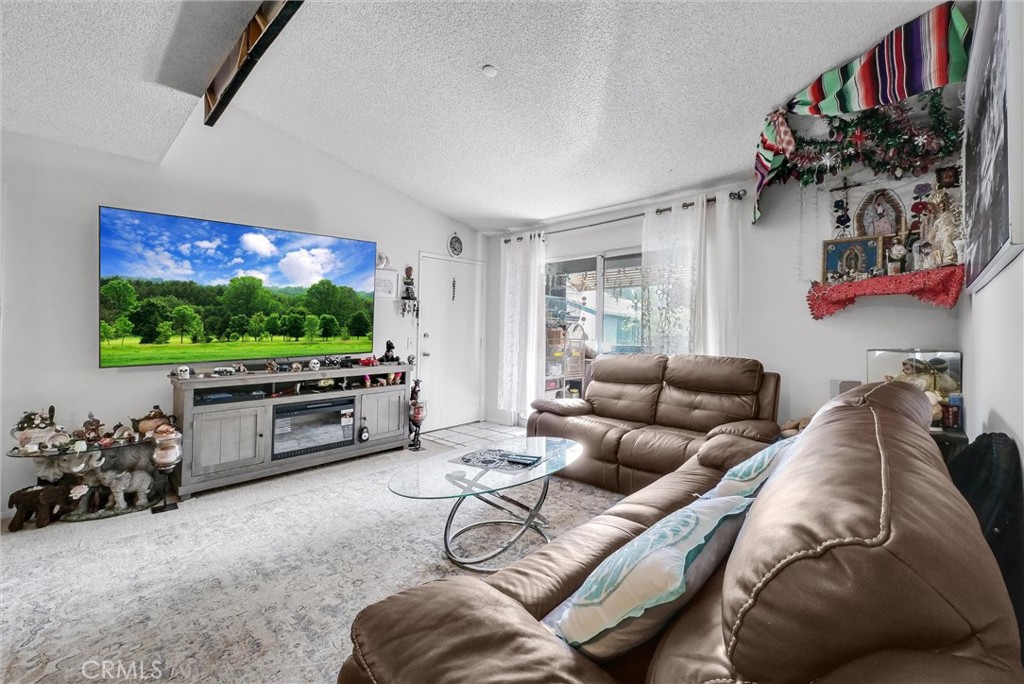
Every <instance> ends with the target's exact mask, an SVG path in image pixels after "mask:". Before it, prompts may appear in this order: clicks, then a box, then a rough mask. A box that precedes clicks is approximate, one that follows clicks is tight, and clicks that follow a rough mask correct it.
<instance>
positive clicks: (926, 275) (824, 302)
mask: <svg viewBox="0 0 1024 684" xmlns="http://www.w3.org/2000/svg"><path fill="white" fill-rule="evenodd" d="M963 287H964V265H963V264H952V265H949V266H940V267H938V268H929V269H924V270H921V271H912V272H910V273H899V274H894V275H877V276H873V277H864V278H858V279H852V280H847V281H843V282H833V283H817V282H815V283H812V284H811V289H810V290H808V291H807V306H808V308H809V309H810V310H811V317H812V318H814V319H815V320H821V319H822V318H825V317H826V316H831V315H832V314H834V313H836V312H838V311H841V310H842V309H845V308H846V307H848V306H850V305H851V304H853V303H854V302H855V301H856V300H857V298H858V297H870V296H877V295H898V294H905V295H910V296H912V297H916V298H917V299H920V300H921V301H923V302H927V303H929V304H933V305H935V306H942V307H945V308H947V309H952V308H953V307H954V306H956V303H957V300H959V298H960V292H961V291H962V290H963Z"/></svg>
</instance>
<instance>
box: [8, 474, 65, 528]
mask: <svg viewBox="0 0 1024 684" xmlns="http://www.w3.org/2000/svg"><path fill="white" fill-rule="evenodd" d="M70 494H71V484H70V483H68V482H64V481H62V482H61V483H59V484H52V485H41V486H40V485H36V486H35V487H25V488H24V489H19V490H18V491H16V492H13V493H12V494H11V496H10V498H8V499H7V507H8V508H16V509H17V510H15V512H14V517H13V518H11V522H10V524H8V525H7V529H8V530H10V531H11V532H18V531H19V530H21V529H22V528H23V527H25V523H26V522H28V521H29V520H30V519H31V518H32V516H33V515H35V517H36V529H39V528H40V527H46V526H47V525H49V524H50V523H51V522H53V521H54V520H59V519H60V516H61V515H62V514H63V513H67V512H68V511H70V510H71V509H72V508H73V506H72V505H71V498H70Z"/></svg>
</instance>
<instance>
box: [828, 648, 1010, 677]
mask: <svg viewBox="0 0 1024 684" xmlns="http://www.w3.org/2000/svg"><path fill="white" fill-rule="evenodd" d="M1022 678H1024V670H1022V669H1021V667H1020V663H1011V664H1009V665H1008V666H1007V667H1006V668H1005V669H1004V668H1001V667H999V663H998V662H997V661H995V660H994V659H989V661H988V662H984V661H981V660H975V659H973V658H970V657H965V656H957V655H952V654H949V653H935V652H932V651H912V650H906V649H893V650H889V651H878V652H876V653H871V654H869V655H866V656H864V657H862V658H858V659H857V660H852V661H850V662H848V663H845V664H843V665H841V666H839V667H837V668H836V669H834V670H832V671H831V672H829V673H828V674H826V675H823V676H821V677H818V678H817V679H815V680H814V681H815V684H862V683H863V682H872V684H907V683H908V682H922V683H923V682H928V684H963V682H979V683H980V682H986V683H987V684H1003V683H1005V684H1010V682H1020V681H1022Z"/></svg>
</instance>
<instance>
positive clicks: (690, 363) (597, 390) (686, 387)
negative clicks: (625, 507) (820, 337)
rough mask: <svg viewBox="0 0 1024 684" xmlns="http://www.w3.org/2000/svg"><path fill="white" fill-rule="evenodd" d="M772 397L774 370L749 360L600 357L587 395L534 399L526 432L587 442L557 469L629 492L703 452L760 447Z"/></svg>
mask: <svg viewBox="0 0 1024 684" xmlns="http://www.w3.org/2000/svg"><path fill="white" fill-rule="evenodd" d="M778 403H779V375H778V373H766V372H765V371H764V368H763V367H762V366H761V362H760V361H755V360H754V359H740V358H732V357H724V356H699V355H678V356H666V355H664V354H621V355H620V354H613V355H608V354H606V355H601V356H599V357H598V358H597V359H596V360H595V361H594V364H593V375H592V379H591V381H590V382H589V384H588V385H587V390H586V396H585V398H583V399H554V400H545V399H542V400H538V401H535V402H533V408H534V409H535V412H534V413H532V414H531V415H530V418H529V421H528V423H527V428H526V431H527V434H528V435H529V436H531V437H533V436H543V437H565V438H566V439H572V440H575V441H577V442H580V443H581V444H583V458H581V459H578V460H577V461H576V462H575V463H573V464H572V465H571V466H570V467H568V468H566V469H565V470H564V471H562V472H561V473H560V474H561V475H563V476H565V477H571V478H573V479H576V480H580V481H582V482H587V483H589V484H592V485H596V486H598V487H601V488H603V489H608V490H611V491H618V492H622V493H623V494H632V493H633V492H635V491H637V490H638V489H640V488H642V487H645V486H647V485H649V484H650V483H652V482H654V481H655V480H657V479H658V478H659V477H661V476H662V475H665V474H666V473H670V472H672V471H673V470H675V469H676V468H678V467H679V466H681V465H682V464H683V463H684V462H685V461H687V460H689V459H690V458H691V457H693V456H694V455H696V454H697V453H698V451H701V450H702V449H703V450H704V452H707V451H709V450H729V451H730V452H732V456H733V457H734V458H740V459H742V458H745V457H746V456H749V455H751V454H754V453H757V452H758V451H760V450H761V449H763V448H764V446H765V444H767V443H770V442H772V441H774V440H775V439H776V438H777V437H778V436H779V426H778V425H777V424H776V423H775V420H776V418H777V417H778V416H777V414H778ZM706 442H710V443H708V444H707V445H706V446H705V443H706Z"/></svg>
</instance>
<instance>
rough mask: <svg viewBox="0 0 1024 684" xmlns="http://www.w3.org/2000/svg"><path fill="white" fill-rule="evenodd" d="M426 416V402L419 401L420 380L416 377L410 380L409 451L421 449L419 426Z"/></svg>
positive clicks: (421, 425)
mask: <svg viewBox="0 0 1024 684" xmlns="http://www.w3.org/2000/svg"><path fill="white" fill-rule="evenodd" d="M426 418H427V402H426V401H420V381H419V379H418V378H417V379H416V380H413V381H412V390H411V391H410V392H409V434H411V435H412V441H411V442H410V443H409V451H423V445H422V444H420V428H422V427H423V421H424V420H426Z"/></svg>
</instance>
